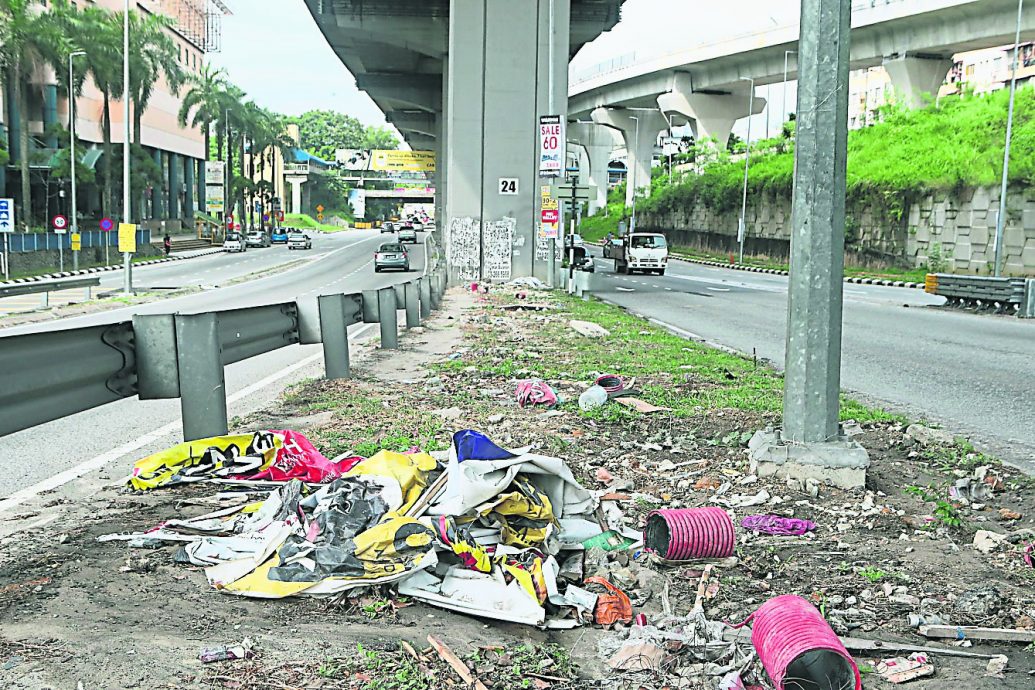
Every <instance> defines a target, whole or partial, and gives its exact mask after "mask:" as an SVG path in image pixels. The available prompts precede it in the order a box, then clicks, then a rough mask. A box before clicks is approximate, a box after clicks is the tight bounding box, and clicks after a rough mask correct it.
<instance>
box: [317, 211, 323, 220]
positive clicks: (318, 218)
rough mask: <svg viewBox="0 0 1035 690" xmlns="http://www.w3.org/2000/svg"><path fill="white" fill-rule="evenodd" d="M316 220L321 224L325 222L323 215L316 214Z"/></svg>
mask: <svg viewBox="0 0 1035 690" xmlns="http://www.w3.org/2000/svg"><path fill="white" fill-rule="evenodd" d="M316 220H318V221H320V222H323V214H322V213H317V214H316Z"/></svg>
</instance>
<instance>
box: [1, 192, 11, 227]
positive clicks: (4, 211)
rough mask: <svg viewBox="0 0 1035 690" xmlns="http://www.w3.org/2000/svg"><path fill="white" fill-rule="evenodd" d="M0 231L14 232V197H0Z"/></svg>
mask: <svg viewBox="0 0 1035 690" xmlns="http://www.w3.org/2000/svg"><path fill="white" fill-rule="evenodd" d="M0 232H14V199H0Z"/></svg>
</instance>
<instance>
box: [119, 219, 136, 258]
mask: <svg viewBox="0 0 1035 690" xmlns="http://www.w3.org/2000/svg"><path fill="white" fill-rule="evenodd" d="M119 251H120V252H122V253H124V254H133V253H135V252H136V251H137V226H136V225H133V224H132V223H119Z"/></svg>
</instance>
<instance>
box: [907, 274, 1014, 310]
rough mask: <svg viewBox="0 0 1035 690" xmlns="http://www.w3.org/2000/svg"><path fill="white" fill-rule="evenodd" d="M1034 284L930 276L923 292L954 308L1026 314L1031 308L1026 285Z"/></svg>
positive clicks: (978, 277)
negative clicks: (938, 297) (936, 296)
mask: <svg viewBox="0 0 1035 690" xmlns="http://www.w3.org/2000/svg"><path fill="white" fill-rule="evenodd" d="M1031 282H1032V281H1031V280H1030V279H1025V278H994V277H991V276H969V275H954V274H951V273H928V274H927V279H926V280H925V281H924V290H925V291H926V292H928V293H930V294H932V295H941V296H942V297H945V298H946V299H947V300H948V304H949V305H951V306H959V307H972V308H978V309H991V310H994V311H998V312H1008V311H1018V312H1020V313H1023V312H1025V311H1026V310H1027V308H1028V307H1027V305H1025V301H1026V299H1025V293H1026V290H1027V291H1029V292H1030V289H1029V288H1028V287H1027V285H1026V283H1031Z"/></svg>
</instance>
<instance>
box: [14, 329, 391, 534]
mask: <svg viewBox="0 0 1035 690" xmlns="http://www.w3.org/2000/svg"><path fill="white" fill-rule="evenodd" d="M376 325H377V324H373V323H371V324H367V325H365V326H363V327H362V328H359V329H357V330H356V332H355V333H353V334H352V335H351V336H350V339H352V338H358V337H360V336H361V335H362V334H363V333H365V332H366V331H368V330H370V329H371V328H373V327H374V326H376ZM322 358H323V353H322V352H319V353H317V354H315V355H310V356H309V357H306V358H305V359H303V360H301V361H298V362H295V363H294V364H292V365H291V366H289V367H286V368H284V369H281V370H280V371H278V372H277V373H276V374H271V375H270V376H267V377H266V378H264V379H262V380H260V381H256V382H255V383H253V384H251V385H250V386H246V387H245V388H242V389H241V390H239V391H237V392H236V393H234V394H233V395H231V396H229V397H228V398H227V399H226V404H227V406H229V405H230V404H231V403H235V402H237V401H238V400H241V399H243V398H246V397H248V396H250V395H252V394H253V393H256V392H258V391H260V390H262V389H263V388H266V387H267V386H269V385H271V384H273V383H276V382H277V381H279V380H280V379H283V378H285V377H287V376H288V375H290V374H293V373H294V372H296V371H298V370H299V369H302V368H304V367H307V366H309V365H310V364H312V363H313V362H316V361H317V360H319V359H322ZM182 424H183V422H182V421H175V422H170V423H169V424H166V425H165V426H162V427H159V428H158V429H155V430H154V431H152V432H150V433H147V434H144V435H143V436H141V437H140V438H137V439H135V440H133V441H130V442H129V443H125V444H123V445H121V446H119V447H118V448H114V449H112V450H109V451H108V452H107V453H101V454H100V455H98V456H97V457H95V458H91V459H90V460H87V461H86V462H83V463H80V464H78V465H76V466H75V467H72V468H69V469H67V470H65V471H64V472H59V473H58V474H55V475H54V476H53V477H48V478H47V479H44V480H43V481H41V482H37V483H36V484H33V485H32V486H30V487H27V488H25V489H22V490H21V491H16V492H15V493H13V494H11V495H10V496H8V497H7V498H5V499H4V500H2V501H0V513H4V512H6V511H8V510H10V509H11V508H14V507H15V506H18V505H21V504H22V503H24V502H25V501H27V500H29V499H30V498H33V497H35V496H38V495H39V494H41V493H43V492H44V491H53V490H54V489H56V488H58V487H60V486H64V485H65V484H67V483H68V482H71V481H73V480H76V479H79V478H80V477H82V476H83V475H85V474H88V473H90V472H93V471H94V470H99V469H101V468H102V467H104V466H105V465H108V464H109V463H112V462H114V461H115V460H118V459H119V458H121V457H122V456H124V455H128V454H129V453H132V452H133V451H136V450H139V449H141V448H143V447H144V446H146V445H149V444H151V443H154V442H155V441H157V440H159V439H161V438H164V437H165V436H168V435H169V434H172V433H174V432H176V431H177V430H178V429H180V428H181V426H182Z"/></svg>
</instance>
